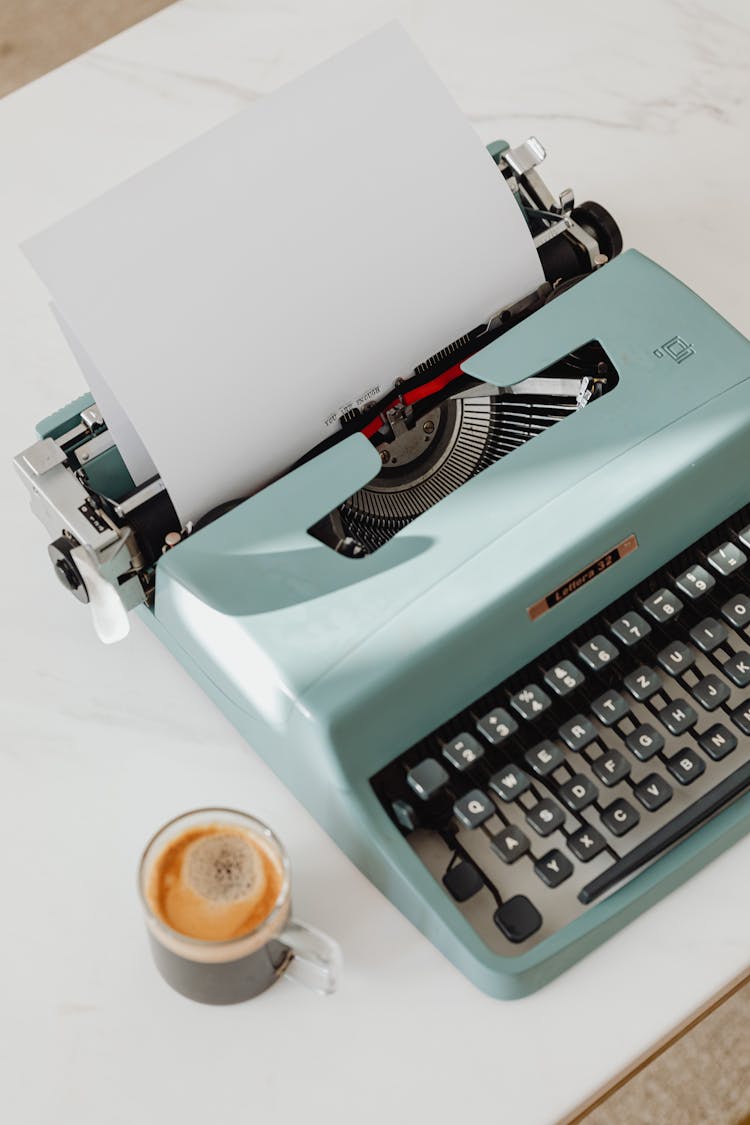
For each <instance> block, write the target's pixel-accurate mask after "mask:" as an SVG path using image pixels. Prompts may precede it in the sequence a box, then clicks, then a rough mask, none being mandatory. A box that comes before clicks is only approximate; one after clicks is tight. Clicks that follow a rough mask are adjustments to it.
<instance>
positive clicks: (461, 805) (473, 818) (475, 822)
mask: <svg viewBox="0 0 750 1125" xmlns="http://www.w3.org/2000/svg"><path fill="white" fill-rule="evenodd" d="M453 811H454V813H455V814H456V817H457V818H458V819H459V820H460V821H461V823H462V824H463V825H464V827H466V828H478V827H479V825H480V824H484V822H485V820H489V819H490V817H491V816H493V815H494V812H495V806H494V804H493V803H492V800H491V799H490V798H489V797H488V796H487V795H486V794H485V793H483V792H482V790H481V789H470V790H469V792H468V793H467V794H466V795H465V796H464V797H461V798H460V799H459V800H458V801H456V803H455V805H454V806H453Z"/></svg>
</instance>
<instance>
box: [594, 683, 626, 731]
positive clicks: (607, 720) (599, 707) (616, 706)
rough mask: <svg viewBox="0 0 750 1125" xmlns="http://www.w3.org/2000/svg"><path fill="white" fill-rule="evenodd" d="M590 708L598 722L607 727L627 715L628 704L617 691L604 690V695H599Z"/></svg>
mask: <svg viewBox="0 0 750 1125" xmlns="http://www.w3.org/2000/svg"><path fill="white" fill-rule="evenodd" d="M591 710H592V711H593V712H594V714H595V715H596V717H597V719H598V720H599V722H601V723H604V725H605V726H607V727H613V726H614V725H615V723H619V721H620V719H622V718H623V717H624V716H625V715H627V713H628V705H627V703H626V702H625V700H624V699H623V697H622V696H621V695H620V693H619V691H605V693H604V695H600V696H599V698H598V699H595V700H594V702H593V703H592V704H591Z"/></svg>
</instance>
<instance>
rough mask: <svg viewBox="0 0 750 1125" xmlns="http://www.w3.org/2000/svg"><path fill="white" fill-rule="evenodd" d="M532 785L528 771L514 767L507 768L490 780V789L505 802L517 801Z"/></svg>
mask: <svg viewBox="0 0 750 1125" xmlns="http://www.w3.org/2000/svg"><path fill="white" fill-rule="evenodd" d="M530 785H531V778H530V777H529V775H528V774H527V773H526V771H525V770H522V769H519V767H518V766H514V765H509V766H505V768H504V769H501V770H498V771H497V773H493V775H492V777H491V778H490V789H492V790H493V791H494V792H495V793H497V795H498V797H500V798H501V800H503V801H515V799H516V797H520V796H521V794H522V793H525V792H526V790H527V789H528V788H529V786H530Z"/></svg>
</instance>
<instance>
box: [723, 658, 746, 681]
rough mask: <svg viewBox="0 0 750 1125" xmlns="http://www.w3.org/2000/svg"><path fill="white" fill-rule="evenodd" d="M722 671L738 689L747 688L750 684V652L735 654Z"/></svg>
mask: <svg viewBox="0 0 750 1125" xmlns="http://www.w3.org/2000/svg"><path fill="white" fill-rule="evenodd" d="M721 670H722V672H723V673H724V675H725V676H727V677H728V678H729V679H730V680H731V681H732V683H733V684H736V685H737V687H747V685H748V684H750V652H737V653H735V655H734V656H733V657H731V659H729V660H727V662H726V664H724V665H723V666H722V669H721Z"/></svg>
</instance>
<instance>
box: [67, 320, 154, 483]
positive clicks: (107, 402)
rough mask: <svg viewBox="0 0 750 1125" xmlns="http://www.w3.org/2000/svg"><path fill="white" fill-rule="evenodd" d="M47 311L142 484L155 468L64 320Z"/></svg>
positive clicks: (127, 463)
mask: <svg viewBox="0 0 750 1125" xmlns="http://www.w3.org/2000/svg"><path fill="white" fill-rule="evenodd" d="M50 309H51V310H52V315H53V316H54V318H55V320H56V321H57V323H58V324H59V325H60V331H61V332H62V334H63V336H64V337H65V339H66V340H67V342H68V347H69V348H70V350H71V351H72V353H73V355H74V356H75V360H76V363H77V364H78V366H79V367H80V369H81V373H82V374H83V377H84V379H85V380H86V382H87V383H88V385H89V389H90V390H91V393H92V394H93V396H94V400H95V402H96V405H97V406H98V407H99V409H100V411H101V412H102V417H103V418H104V419H105V420H106V422H107V426H108V427H109V429H110V430H111V431H112V433H113V434H114V435H116V441H117V447H118V449H119V450H120V453H121V454H122V457H123V460H124V461H125V464H126V465H127V467H128V469H129V471H130V475H131V477H132V478H133V481H134V482H135V484H143V482H144V481H147V480H149V479H150V478H151V477H154V476H157V475H158V469H157V468H156V465H155V464H154V462H153V461H152V460H151V458H150V457H149V454H148V450H147V449H146V447H145V445H144V444H143V442H142V441H141V439H140V436H139V435H138V433H137V431H136V429H135V427H134V426H133V425H132V423H131V421H130V419H129V418H128V416H127V414H126V413H125V411H124V410H123V409H122V407H121V406H120V404H119V402H118V401H117V399H116V398H115V396H114V395H113V394H112V391H111V390H110V388H109V386H108V385H107V383H106V382H105V381H104V379H103V378H102V375H101V372H99V371H97V369H96V367H94V365H93V363H92V362H91V358H90V357H89V355H88V354H87V353H86V351H85V350H84V348H83V345H82V344H81V342H80V340H78V339H77V338H76V335H75V333H74V332H73V330H72V328H71V327H70V325H69V324H68V322H67V321H66V319H65V317H64V316H62V314H61V312H60V310H59V309H58V308H56V307H55V305H50Z"/></svg>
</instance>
